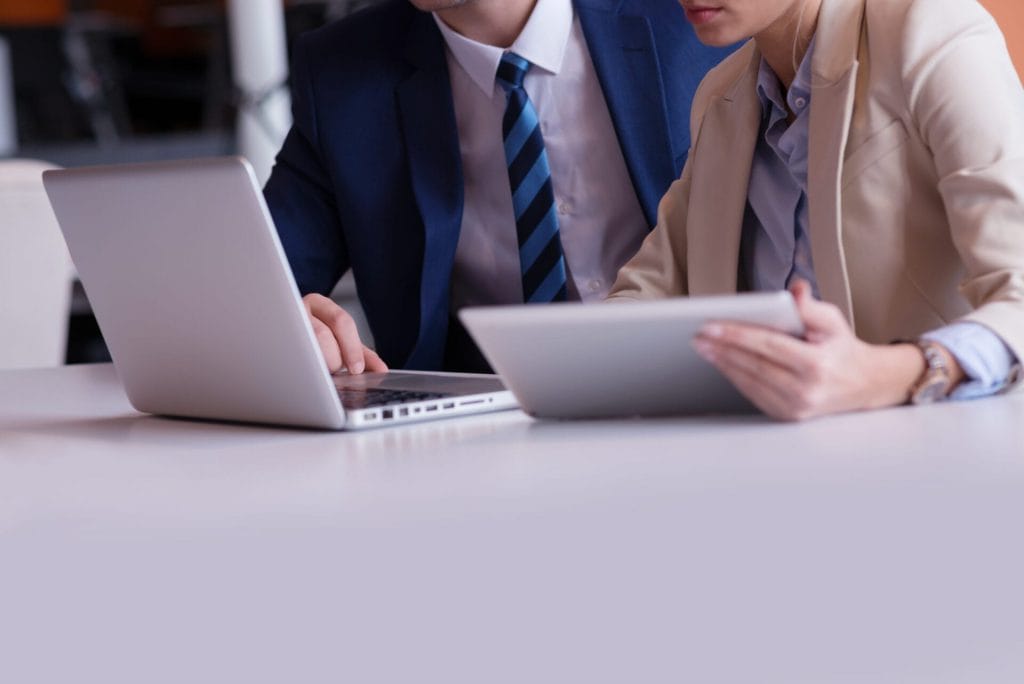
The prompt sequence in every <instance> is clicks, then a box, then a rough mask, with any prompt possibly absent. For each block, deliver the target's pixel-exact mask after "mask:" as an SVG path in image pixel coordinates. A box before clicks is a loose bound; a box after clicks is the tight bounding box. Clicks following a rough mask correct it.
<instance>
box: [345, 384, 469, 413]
mask: <svg viewBox="0 0 1024 684" xmlns="http://www.w3.org/2000/svg"><path fill="white" fill-rule="evenodd" d="M338 396H339V397H341V405H342V406H343V407H344V408H345V409H346V410H348V411H358V410H359V409H367V408H375V407H378V406H397V405H399V404H410V403H413V402H417V401H429V400H431V399H443V398H444V397H448V396H451V395H449V394H438V393H435V392H415V391H411V390H389V389H376V388H372V387H371V388H368V389H351V388H346V389H339V390H338Z"/></svg>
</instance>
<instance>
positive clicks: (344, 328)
mask: <svg viewBox="0 0 1024 684" xmlns="http://www.w3.org/2000/svg"><path fill="white" fill-rule="evenodd" d="M303 301H304V303H305V304H306V308H307V309H308V310H309V312H310V315H311V316H312V317H313V319H314V320H318V321H320V322H321V323H322V324H323V325H325V326H326V327H327V328H328V330H329V331H330V332H331V334H332V335H333V336H334V339H335V341H336V343H337V346H338V348H339V350H340V353H341V364H342V365H344V367H345V368H346V369H347V370H348V372H349V373H353V374H355V375H358V374H360V373H362V372H363V371H364V370H365V369H366V360H365V355H364V352H363V349H364V347H363V342H362V340H360V339H359V331H358V329H357V328H356V323H355V321H354V320H353V319H352V316H350V315H349V313H348V312H347V311H345V310H344V309H342V308H341V307H340V306H338V305H337V304H335V303H334V302H333V301H331V300H330V299H328V298H327V297H324V296H322V295H318V294H312V295H307V296H306V297H305V298H304V299H303ZM321 347H323V344H321ZM328 367H330V363H328ZM335 370H337V369H332V372H334V371H335Z"/></svg>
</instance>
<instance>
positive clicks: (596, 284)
mask: <svg viewBox="0 0 1024 684" xmlns="http://www.w3.org/2000/svg"><path fill="white" fill-rule="evenodd" d="M589 287H590V291H591V292H600V291H601V288H602V287H604V283H603V282H601V281H600V280H591V281H590V283H589Z"/></svg>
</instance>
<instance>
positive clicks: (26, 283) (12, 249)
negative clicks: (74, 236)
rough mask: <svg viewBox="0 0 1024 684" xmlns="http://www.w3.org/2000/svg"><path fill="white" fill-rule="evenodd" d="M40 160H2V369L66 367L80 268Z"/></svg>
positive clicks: (0, 219)
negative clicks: (67, 242) (60, 225)
mask: <svg viewBox="0 0 1024 684" xmlns="http://www.w3.org/2000/svg"><path fill="white" fill-rule="evenodd" d="M49 168H53V167H52V166H50V165H48V164H44V163H42V162H36V161H26V160H11V161H0V245H2V248H0V368H3V369H10V368H34V367H43V366H58V365H62V364H63V363H64V358H65V353H66V348H67V335H68V317H69V314H70V307H71V284H72V279H73V276H74V270H73V267H72V265H71V258H70V256H69V255H68V250H67V246H66V245H65V243H64V238H63V236H62V235H61V232H60V229H59V228H58V226H57V219H56V218H55V217H54V215H53V210H52V209H51V208H50V202H49V200H48V199H47V197H46V193H45V191H44V190H43V180H42V173H43V171H44V170H46V169H49Z"/></svg>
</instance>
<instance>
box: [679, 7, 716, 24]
mask: <svg viewBox="0 0 1024 684" xmlns="http://www.w3.org/2000/svg"><path fill="white" fill-rule="evenodd" d="M685 9H686V18H687V19H689V20H690V23H691V24H693V25H694V26H700V25H701V24H706V23H708V22H709V21H711V20H712V19H714V18H715V17H717V16H718V15H719V14H721V13H722V10H721V8H719V7H692V8H690V7H688V8H685Z"/></svg>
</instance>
